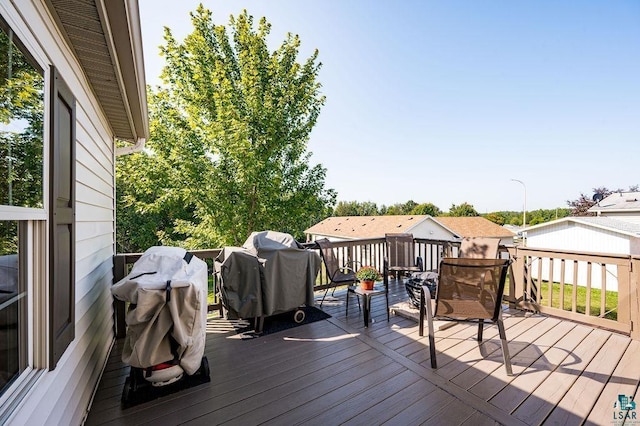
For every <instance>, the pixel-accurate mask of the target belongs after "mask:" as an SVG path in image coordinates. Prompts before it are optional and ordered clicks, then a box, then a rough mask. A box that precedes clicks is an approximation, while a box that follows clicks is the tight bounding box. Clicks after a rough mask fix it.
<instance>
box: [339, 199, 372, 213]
mask: <svg viewBox="0 0 640 426" xmlns="http://www.w3.org/2000/svg"><path fill="white" fill-rule="evenodd" d="M377 214H378V206H377V205H376V203H374V202H372V201H365V202H362V203H361V202H359V201H340V202H338V205H336V208H335V209H334V210H333V215H334V216H376V215H377Z"/></svg>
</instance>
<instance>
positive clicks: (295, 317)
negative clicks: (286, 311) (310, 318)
mask: <svg viewBox="0 0 640 426" xmlns="http://www.w3.org/2000/svg"><path fill="white" fill-rule="evenodd" d="M305 317H306V314H305V313H304V311H303V310H302V309H298V310H297V311H296V312H295V313H294V314H293V320H294V321H295V322H296V323H297V324H300V323H301V322H302V321H304V318H305Z"/></svg>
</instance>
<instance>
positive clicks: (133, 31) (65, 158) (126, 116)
mask: <svg viewBox="0 0 640 426" xmlns="http://www.w3.org/2000/svg"><path fill="white" fill-rule="evenodd" d="M0 47H1V48H0V55H2V56H3V57H2V59H1V60H0V89H2V90H1V91H0V92H1V93H2V96H3V98H2V103H1V104H2V108H6V109H4V110H3V115H2V116H0V144H4V145H2V146H0V149H2V150H3V151H2V152H6V150H13V154H12V155H13V156H14V157H15V158H21V156H22V157H23V158H28V159H29V161H28V162H27V161H25V162H20V163H16V164H12V165H11V166H12V167H17V169H15V168H14V169H13V173H16V174H17V176H18V177H19V179H18V180H14V181H10V180H8V179H4V178H2V181H0V225H2V226H1V227H0V231H1V232H2V234H0V243H1V244H0V249H2V252H0V254H2V255H5V260H6V261H5V264H6V265H5V266H6V267H5V268H4V269H3V274H9V275H12V278H9V279H7V280H6V281H5V282H3V283H0V284H1V285H3V286H6V287H7V288H3V289H2V290H3V292H2V293H3V294H4V295H7V294H8V295H9V297H8V298H7V299H6V300H3V302H2V303H0V310H1V312H0V331H2V335H1V339H0V424H4V423H7V424H16V425H45V424H46V425H78V424H82V422H83V419H84V417H85V414H86V412H87V409H88V407H89V404H90V401H91V397H92V394H93V392H94V390H95V388H96V386H97V384H98V380H99V378H100V375H101V372H102V370H103V367H104V365H105V363H106V360H107V357H108V354H109V351H110V349H111V346H112V344H113V342H114V335H113V330H112V325H113V320H112V297H111V293H110V287H111V285H112V280H113V272H112V268H113V255H114V254H115V189H114V186H115V183H114V182H115V155H116V148H115V139H116V138H118V139H122V140H126V141H128V142H130V143H132V144H136V145H137V146H140V145H142V144H143V143H144V139H145V138H147V137H148V133H149V129H148V116H147V103H146V102H147V101H146V87H145V86H146V85H145V79H144V67H143V60H142V39H141V32H140V19H139V16H138V4H137V1H136V0H30V1H5V0H2V1H1V2H0ZM7 98H8V99H7ZM7 106H9V108H7ZM7 111H10V112H9V113H8V114H5V113H6V112H7ZM25 140H28V141H29V143H28V144H25V143H24V141H25ZM7 141H9V142H7ZM16 150H17V151H18V152H16ZM25 150H28V151H29V155H25V152H24V151H25ZM2 161H3V162H4V159H3V160H2ZM0 167H4V166H0ZM2 170H3V174H5V169H4V168H3V169H2ZM5 176H6V175H5ZM23 181H24V182H27V183H26V184H28V185H30V187H29V190H28V191H26V190H25V189H24V188H22V187H20V185H22V183H23ZM18 184H20V185H18ZM12 251H13V255H15V254H16V252H17V259H16V261H15V262H13V261H12V260H11V259H12V258H11V255H12V253H11V252H12ZM12 271H13V272H12ZM2 276H3V275H1V274H0V277H2ZM14 282H15V283H14ZM9 287H11V288H9Z"/></svg>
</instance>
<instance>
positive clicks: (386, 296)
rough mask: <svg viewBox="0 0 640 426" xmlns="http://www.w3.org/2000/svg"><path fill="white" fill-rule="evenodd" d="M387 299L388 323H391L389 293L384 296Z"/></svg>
mask: <svg viewBox="0 0 640 426" xmlns="http://www.w3.org/2000/svg"><path fill="white" fill-rule="evenodd" d="M384 297H385V299H387V322H389V293H387V294H385V295H384Z"/></svg>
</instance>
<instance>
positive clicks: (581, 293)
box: [540, 281, 618, 320]
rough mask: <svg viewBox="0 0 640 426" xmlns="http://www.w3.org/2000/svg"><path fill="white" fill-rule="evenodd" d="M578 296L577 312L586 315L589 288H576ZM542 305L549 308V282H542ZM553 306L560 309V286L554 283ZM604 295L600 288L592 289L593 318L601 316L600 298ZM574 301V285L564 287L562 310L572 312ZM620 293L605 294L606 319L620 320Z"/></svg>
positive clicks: (609, 292)
mask: <svg viewBox="0 0 640 426" xmlns="http://www.w3.org/2000/svg"><path fill="white" fill-rule="evenodd" d="M576 290H577V295H576V311H577V312H578V313H581V314H584V313H585V312H586V309H585V307H586V304H587V303H586V301H587V288H586V287H581V286H578V287H576ZM540 294H541V295H542V305H545V306H547V305H548V304H549V301H548V300H546V299H547V298H548V294H549V283H548V282H547V281H543V282H542V289H541V293H540ZM551 295H552V297H551V306H552V307H554V308H560V284H559V283H553V289H552V292H551ZM601 295H602V290H600V289H598V288H593V289H591V310H590V314H591V315H592V316H596V317H597V316H600V297H601ZM572 300H573V285H572V284H565V285H564V306H563V307H562V309H564V310H566V311H570V310H571V304H572ZM617 308H618V292H617V291H606V292H605V312H607V313H606V314H605V315H604V318H607V319H611V320H616V319H617V318H618V312H617Z"/></svg>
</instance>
